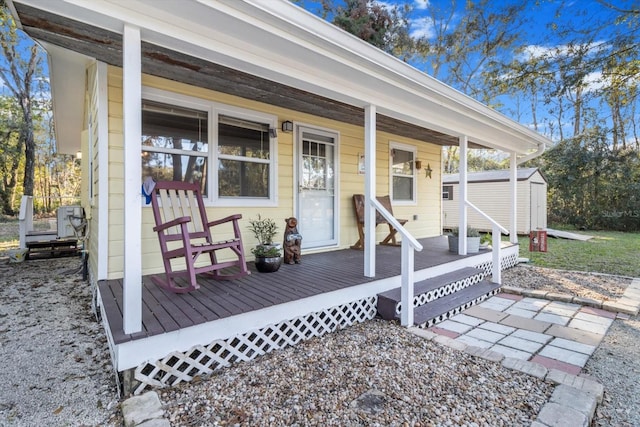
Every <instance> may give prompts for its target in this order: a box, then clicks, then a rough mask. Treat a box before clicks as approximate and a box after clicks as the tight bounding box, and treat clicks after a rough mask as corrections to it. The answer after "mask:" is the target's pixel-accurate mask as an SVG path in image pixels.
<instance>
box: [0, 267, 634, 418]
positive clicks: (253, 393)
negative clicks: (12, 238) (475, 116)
mask: <svg viewBox="0 0 640 427" xmlns="http://www.w3.org/2000/svg"><path fill="white" fill-rule="evenodd" d="M79 266H80V260H79V259H78V258H61V259H54V260H40V261H28V262H25V263H22V264H9V263H7V259H6V258H1V257H0V358H1V360H2V361H3V363H2V364H0V375H1V376H2V378H3V379H4V387H3V392H2V393H0V426H5V425H7V426H41V425H47V426H64V425H70V426H93V425H96V426H98V425H100V426H103V425H106V426H119V425H121V424H122V419H121V416H120V414H119V405H118V404H119V399H118V395H117V390H116V383H115V377H114V374H113V372H112V368H111V361H110V358H109V353H108V348H107V343H106V339H105V337H104V333H103V331H102V330H101V327H100V325H99V323H97V322H96V320H95V318H94V316H93V315H92V314H91V290H90V288H89V286H88V285H87V284H86V283H85V282H83V281H82V280H81V276H80V274H79V273H78V272H77V268H78V267H79ZM74 270H75V271H74ZM503 279H504V283H505V284H506V285H511V286H519V287H524V288H536V289H549V290H555V291H558V292H567V293H575V294H578V295H581V296H585V297H590V298H598V299H616V298H618V297H619V296H620V295H621V294H622V292H623V291H624V289H625V288H626V286H627V285H628V283H629V282H630V279H628V278H620V277H614V276H605V275H596V274H585V273H576V272H569V273H566V272H565V273H562V272H558V271H555V270H547V269H539V268H535V267H529V266H518V267H515V268H513V269H511V270H508V271H506V272H504V275H503ZM638 342H640V321H639V320H638V318H637V317H632V318H630V319H628V320H624V319H618V320H616V322H614V325H613V326H612V327H611V329H610V332H609V333H608V334H607V336H606V338H605V340H604V341H603V343H602V344H601V345H600V347H599V348H598V350H596V353H595V354H594V355H593V357H592V358H591V359H590V361H589V362H588V363H587V366H586V367H585V371H586V372H587V374H588V375H591V376H593V377H595V378H596V379H597V380H598V381H600V382H602V383H603V384H604V386H605V400H604V402H603V404H602V405H600V406H599V407H598V410H597V413H596V419H595V420H594V423H593V426H637V425H640V401H639V399H640V397H639V396H640V393H638V391H640V390H639V388H640V386H639V385H638V384H639V383H638V380H639V379H640V367H639V366H638V361H640V346H638V344H637V343H638ZM551 391H552V387H551V386H550V385H548V384H546V383H542V382H540V381H538V380H536V379H535V378H532V377H528V376H526V375H523V374H518V373H515V372H513V371H509V370H506V369H503V368H502V367H501V366H500V364H496V363H492V362H488V361H484V360H481V359H477V358H473V357H471V356H468V355H466V354H464V353H462V352H457V351H454V350H451V349H449V348H446V347H441V346H439V345H437V344H435V343H433V342H427V341H425V340H422V339H420V338H418V337H416V336H414V335H412V334H409V333H408V332H407V331H405V330H404V329H403V328H400V327H398V326H396V325H393V324H391V323H389V322H382V321H372V322H367V323H365V324H362V325H357V326H354V327H350V328H347V329H345V330H343V331H340V332H338V333H335V334H330V335H328V336H325V337H323V338H320V339H312V340H310V341H308V342H305V343H303V344H301V345H299V346H296V347H294V348H288V349H285V350H282V351H276V352H274V353H271V354H269V355H266V356H264V357H261V358H259V359H258V360H255V361H253V362H248V363H243V364H238V365H236V366H232V367H231V368H229V369H226V370H222V371H221V372H219V373H216V374H214V375H212V376H210V377H207V378H204V379H201V380H199V381H197V382H196V383H192V384H188V385H183V386H179V387H175V388H173V389H168V390H163V391H162V392H161V400H162V401H163V403H164V405H165V409H166V411H167V417H168V418H170V419H171V420H172V423H173V425H174V426H190V425H192V426H206V425H252V426H253V425H276V426H277V425H372V426H373V425H384V426H387V425H414V426H427V425H479V426H482V425H486V426H499V425H504V426H511V425H529V424H530V423H531V420H533V419H535V416H536V414H537V413H538V410H539V408H540V407H541V406H542V404H544V403H545V402H546V400H547V398H548V396H549V394H550V392H551ZM448 423H450V424H448Z"/></svg>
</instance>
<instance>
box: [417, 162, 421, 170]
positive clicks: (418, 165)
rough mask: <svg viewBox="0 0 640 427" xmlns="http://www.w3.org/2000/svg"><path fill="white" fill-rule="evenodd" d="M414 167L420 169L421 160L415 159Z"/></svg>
mask: <svg viewBox="0 0 640 427" xmlns="http://www.w3.org/2000/svg"><path fill="white" fill-rule="evenodd" d="M416 169H417V170H420V169H422V160H416Z"/></svg>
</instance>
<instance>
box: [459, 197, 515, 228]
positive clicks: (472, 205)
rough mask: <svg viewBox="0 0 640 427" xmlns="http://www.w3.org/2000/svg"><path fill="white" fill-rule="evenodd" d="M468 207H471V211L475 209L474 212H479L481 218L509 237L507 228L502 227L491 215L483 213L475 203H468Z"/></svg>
mask: <svg viewBox="0 0 640 427" xmlns="http://www.w3.org/2000/svg"><path fill="white" fill-rule="evenodd" d="M466 204H467V206H469V207H470V208H471V209H473V210H474V211H476V212H478V213H479V214H480V216H482V217H483V218H484V219H486V220H487V221H489V222H490V223H491V225H493V226H494V227H498V229H499V230H500V231H501V232H502V233H504V234H506V235H507V236H508V235H509V230H507V229H506V228H504V227H503V226H501V225H500V224H498V223H497V222H496V221H495V220H494V219H493V218H491V217H490V216H489V215H487V214H486V213H484V212H482V210H481V209H480V208H479V207H477V206H476V205H474V204H473V203H471V202H470V201H468V200H467V201H466Z"/></svg>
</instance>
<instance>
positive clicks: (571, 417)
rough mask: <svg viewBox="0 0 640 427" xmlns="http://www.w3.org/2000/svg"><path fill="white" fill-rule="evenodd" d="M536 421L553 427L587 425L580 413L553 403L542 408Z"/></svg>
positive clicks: (583, 426)
mask: <svg viewBox="0 0 640 427" xmlns="http://www.w3.org/2000/svg"><path fill="white" fill-rule="evenodd" d="M536 421H539V422H541V423H543V424H546V425H548V426H553V427H555V426H557V427H587V426H588V425H589V420H588V419H587V416H586V415H585V414H583V413H582V412H579V411H576V410H575V409H572V408H568V407H566V406H562V405H558V404H557V403H553V402H549V403H547V404H546V405H544V406H543V407H542V410H541V411H540V413H539V414H538V418H537V420H536Z"/></svg>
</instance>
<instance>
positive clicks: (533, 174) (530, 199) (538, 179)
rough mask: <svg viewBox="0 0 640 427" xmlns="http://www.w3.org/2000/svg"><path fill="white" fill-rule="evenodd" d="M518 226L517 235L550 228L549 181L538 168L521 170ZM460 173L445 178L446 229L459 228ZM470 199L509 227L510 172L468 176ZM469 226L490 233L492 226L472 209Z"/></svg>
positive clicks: (443, 188) (443, 199)
mask: <svg viewBox="0 0 640 427" xmlns="http://www.w3.org/2000/svg"><path fill="white" fill-rule="evenodd" d="M517 177H518V185H517V195H518V201H517V208H516V209H517V219H518V220H517V227H516V230H517V232H518V234H528V233H529V231H531V230H536V229H538V228H543V229H544V228H546V227H547V181H546V179H545V178H544V175H542V173H541V172H540V171H539V170H538V168H526V169H518V175H517ZM459 183H460V176H459V174H451V175H443V176H442V212H443V219H442V224H443V228H445V229H449V228H452V227H456V226H457V225H458V217H459V214H458V202H459V198H458V194H459V192H458V190H459ZM467 183H468V199H469V201H470V202H471V203H473V204H474V205H476V206H477V207H478V208H479V209H480V210H482V211H483V212H485V213H486V214H487V215H489V216H490V217H491V218H493V219H494V220H496V221H497V222H498V223H499V224H500V225H502V226H504V227H506V228H509V222H510V208H509V207H510V205H511V200H510V194H511V191H510V183H509V170H496V171H485V172H475V173H469V174H468V175H467ZM468 215H469V217H468V223H469V226H470V227H473V228H477V229H480V230H483V231H490V230H491V224H489V222H488V221H487V220H485V219H484V218H482V217H481V216H480V215H478V214H477V213H476V212H474V211H473V210H471V209H470V210H468Z"/></svg>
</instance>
